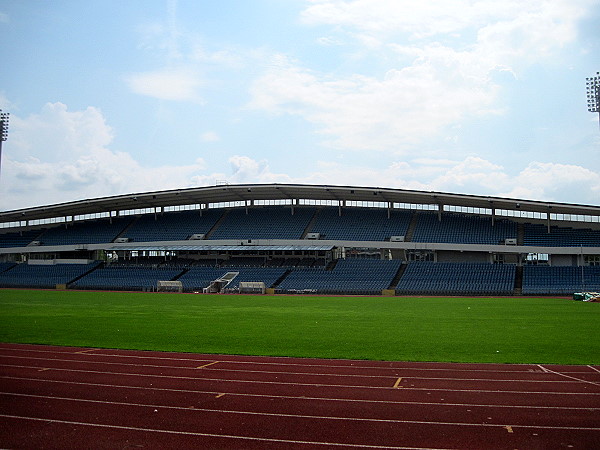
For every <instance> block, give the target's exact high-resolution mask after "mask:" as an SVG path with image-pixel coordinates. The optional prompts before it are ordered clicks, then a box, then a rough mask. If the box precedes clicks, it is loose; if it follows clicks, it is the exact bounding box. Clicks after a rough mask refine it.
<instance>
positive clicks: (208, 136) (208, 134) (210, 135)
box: [200, 131, 221, 142]
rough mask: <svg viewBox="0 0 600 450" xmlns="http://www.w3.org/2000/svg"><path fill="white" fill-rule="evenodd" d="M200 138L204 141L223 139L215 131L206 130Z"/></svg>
mask: <svg viewBox="0 0 600 450" xmlns="http://www.w3.org/2000/svg"><path fill="white" fill-rule="evenodd" d="M200 139H201V140H202V141H203V142H217V141H220V140H221V138H220V137H219V135H218V134H217V133H215V132H214V131H205V132H204V133H202V135H200Z"/></svg>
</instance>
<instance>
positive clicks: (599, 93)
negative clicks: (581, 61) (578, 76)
mask: <svg viewBox="0 0 600 450" xmlns="http://www.w3.org/2000/svg"><path fill="white" fill-rule="evenodd" d="M585 87H586V91H587V105H588V111H589V112H595V113H598V119H599V126H600V72H596V76H595V77H590V78H586V79H585Z"/></svg>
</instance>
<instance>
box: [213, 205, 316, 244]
mask: <svg viewBox="0 0 600 450" xmlns="http://www.w3.org/2000/svg"><path fill="white" fill-rule="evenodd" d="M314 211H315V210H314V208H307V207H296V208H294V214H293V215H292V212H291V208H289V207H263V208H248V214H246V209H245V208H236V209H232V210H230V211H229V213H228V214H227V216H226V217H225V218H224V219H223V221H222V222H221V223H220V224H219V227H218V228H217V229H216V230H215V231H214V232H213V233H212V234H211V236H210V238H211V239H300V238H301V237H302V234H303V232H304V230H305V229H306V227H307V226H308V223H309V222H310V220H311V218H312V216H313V214H314Z"/></svg>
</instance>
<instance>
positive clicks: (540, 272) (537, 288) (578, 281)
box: [523, 265, 600, 295]
mask: <svg viewBox="0 0 600 450" xmlns="http://www.w3.org/2000/svg"><path fill="white" fill-rule="evenodd" d="M582 291H588V292H589V291H592V292H598V291H600V267H598V266H592V267H590V266H584V267H583V268H582V267H574V266H564V267H563V266H537V265H535V266H534V265H528V266H524V267H523V294H566V295H572V294H573V293H574V292H582Z"/></svg>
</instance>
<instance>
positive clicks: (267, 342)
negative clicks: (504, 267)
mask: <svg viewBox="0 0 600 450" xmlns="http://www.w3.org/2000/svg"><path fill="white" fill-rule="evenodd" d="M599 324H600V304H592V303H582V302H574V301H572V300H566V299H556V298H435V297H431V298H419V297H316V296H244V295H182V294H146V293H120V292H76V291H67V292H60V291H29V290H0V341H2V342H17V343H36V344H52V345H72V346H84V347H106V348H128V349H144V350H165V351H181V352H200V353H230V354H248V355H276V356H299V357H318V358H350V359H377V360H408V361H455V362H500V363H545V364H549V363H557V364H600V339H599V336H598V330H599Z"/></svg>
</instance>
